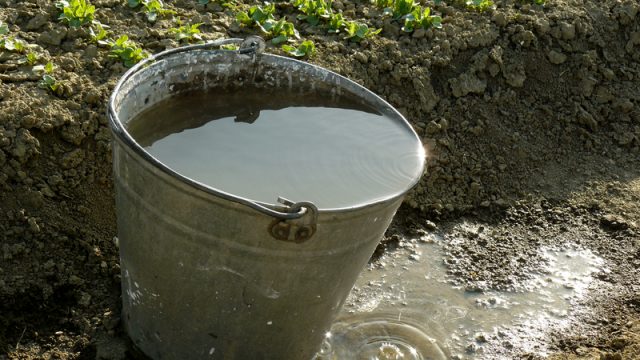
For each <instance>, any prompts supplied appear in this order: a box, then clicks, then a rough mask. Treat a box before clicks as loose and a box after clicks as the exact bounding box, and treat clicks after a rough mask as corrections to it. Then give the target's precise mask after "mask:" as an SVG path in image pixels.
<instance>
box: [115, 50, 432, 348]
mask: <svg viewBox="0 0 640 360" xmlns="http://www.w3.org/2000/svg"><path fill="white" fill-rule="evenodd" d="M239 41H241V40H240V39H229V40H225V41H223V42H217V43H214V44H206V45H196V46H189V47H184V48H179V49H173V50H168V51H165V52H162V53H159V54H157V55H155V56H153V57H151V58H150V59H147V60H146V61H144V62H143V63H140V64H138V65H137V66H134V67H133V68H132V69H130V70H129V71H128V72H127V73H126V74H125V75H124V76H123V78H122V79H121V80H120V82H119V83H118V84H117V86H116V88H115V89H114V92H113V94H112V96H111V98H110V101H109V106H108V115H109V119H110V124H111V128H112V131H113V134H114V142H113V167H114V178H115V188H116V209H117V218H118V238H119V244H120V261H121V269H122V299H123V321H124V324H125V328H126V331H127V333H128V335H129V336H130V338H131V339H132V341H133V343H134V344H135V346H136V347H137V348H138V349H139V350H140V351H142V352H143V353H144V354H146V355H147V356H149V357H151V358H153V359H204V358H208V359H211V358H213V359H278V360H286V359H296V360H299V359H311V358H312V357H313V356H314V354H315V353H316V351H318V350H319V347H320V345H321V343H322V341H323V337H324V335H325V333H326V332H327V331H328V330H329V328H330V327H331V323H332V321H333V319H334V317H335V316H336V315H337V313H338V311H339V310H340V308H341V306H342V304H343V302H344V300H345V299H346V297H347V295H348V293H349V291H350V289H351V287H352V286H353V284H354V282H355V280H356V278H357V276H358V273H359V272H360V271H361V269H362V268H363V267H364V265H366V263H367V261H368V259H369V257H370V256H371V254H372V253H373V251H374V250H375V248H376V245H377V244H378V242H379V240H380V239H381V237H382V236H383V233H384V232H385V230H386V229H387V227H388V225H389V223H390V222H391V219H392V217H393V215H394V214H395V212H396V210H397V208H398V207H399V205H400V203H401V202H402V198H403V196H404V194H405V193H406V191H408V190H409V188H410V187H412V186H413V185H415V183H417V181H418V180H419V179H418V177H416V179H415V180H414V181H413V182H412V184H411V185H410V186H408V187H407V188H404V189H398V192H397V194H394V195H393V196H388V197H387V198H383V199H379V200H376V201H375V202H371V203H364V204H354V205H353V206H351V207H349V208H341V209H317V208H316V207H315V206H314V205H313V204H311V203H307V202H299V203H292V202H288V201H284V200H283V201H281V202H282V204H266V203H258V202H255V201H252V200H250V199H245V198H242V197H240V196H237V195H234V194H229V193H225V192H223V191H220V190H218V189H215V188H214V187H210V186H207V185H204V184H201V183H198V182H196V181H194V180H192V179H190V178H187V177H185V176H183V175H181V174H179V173H176V172H174V171H173V170H172V169H170V168H169V167H167V166H166V165H164V164H163V163H161V162H160V161H158V160H156V159H155V158H153V157H152V156H151V155H149V154H148V153H147V152H146V151H145V150H144V149H143V148H142V147H141V146H140V145H139V144H138V143H136V141H135V140H134V139H133V138H132V137H131V135H130V134H129V133H128V132H127V123H128V122H129V121H130V120H131V119H133V118H134V117H135V116H136V115H137V114H139V113H140V112H142V111H144V110H145V109H148V108H150V107H152V106H154V104H157V103H158V102H159V101H161V100H163V99H166V98H168V97H171V96H174V95H176V94H177V93H180V92H183V91H190V90H194V89H207V88H214V87H218V88H222V89H226V88H231V87H242V86H243V84H244V83H245V82H246V81H252V79H255V75H256V74H257V73H259V75H261V76H260V77H261V79H262V81H263V82H264V86H269V87H274V88H277V87H287V88H291V87H294V88H296V87H299V88H300V89H301V90H304V91H314V92H323V91H324V92H333V93H336V92H337V93H344V94H350V95H352V96H355V97H357V98H358V99H360V100H361V101H362V102H364V103H366V104H368V105H369V106H372V107H373V108H375V109H376V110H379V111H380V112H382V113H383V114H385V115H387V116H390V117H392V118H394V119H397V120H398V121H401V122H402V123H403V124H405V125H406V128H407V131H413V130H412V129H411V127H410V126H409V124H408V123H407V122H406V120H404V119H403V118H402V116H401V115H400V114H399V113H398V112H397V111H396V110H394V109H393V108H392V107H391V106H390V105H389V104H388V103H386V102H385V101H384V100H382V99H381V98H379V97H378V96H376V95H375V94H373V93H371V92H370V91H368V90H367V89H365V88H363V87H361V86H359V85H357V84H356V83H354V82H352V81H350V80H347V79H346V78H344V77H342V76H339V75H337V74H335V73H332V72H330V71H328V70H325V69H322V68H319V67H316V66H313V65H310V64H307V63H304V62H300V61H297V60H292V59H288V58H284V57H280V56H275V55H269V54H261V53H260V50H261V49H260V46H259V45H260V42H259V41H257V40H253V39H252V40H250V41H248V42H247V41H245V42H243V46H242V47H241V49H240V50H238V51H228V50H219V46H220V45H221V44H223V43H233V42H239ZM414 135H415V133H414ZM415 141H416V142H417V143H419V139H418V137H417V136H416V137H415ZM372 146H375V144H372ZM423 166H424V164H421V165H420V169H419V172H420V173H421V172H422V167H423Z"/></svg>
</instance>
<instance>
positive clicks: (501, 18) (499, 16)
mask: <svg viewBox="0 0 640 360" xmlns="http://www.w3.org/2000/svg"><path fill="white" fill-rule="evenodd" d="M491 20H492V21H493V22H494V23H496V25H498V26H500V27H505V26H507V24H508V23H509V22H508V20H507V16H506V15H505V14H504V13H501V12H500V13H496V14H495V15H493V17H492V18H491Z"/></svg>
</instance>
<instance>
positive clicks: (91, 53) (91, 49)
mask: <svg viewBox="0 0 640 360" xmlns="http://www.w3.org/2000/svg"><path fill="white" fill-rule="evenodd" d="M84 56H85V57H87V58H89V59H93V58H94V57H96V56H98V47H97V46H95V45H93V44H89V45H87V48H86V49H84Z"/></svg>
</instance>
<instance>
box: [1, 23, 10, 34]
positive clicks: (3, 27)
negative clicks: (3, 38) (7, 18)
mask: <svg viewBox="0 0 640 360" xmlns="http://www.w3.org/2000/svg"><path fill="white" fill-rule="evenodd" d="M8 33H9V24H7V23H5V22H3V21H2V20H0V35H6V34H8Z"/></svg>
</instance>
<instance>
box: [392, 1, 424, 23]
mask: <svg viewBox="0 0 640 360" xmlns="http://www.w3.org/2000/svg"><path fill="white" fill-rule="evenodd" d="M416 6H417V4H416V3H415V2H414V1H413V0H393V6H392V7H387V8H385V9H384V14H385V15H391V16H392V17H393V18H394V19H400V18H401V17H403V16H405V15H407V14H410V13H411V12H412V11H413V9H414V8H415V7H416Z"/></svg>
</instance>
